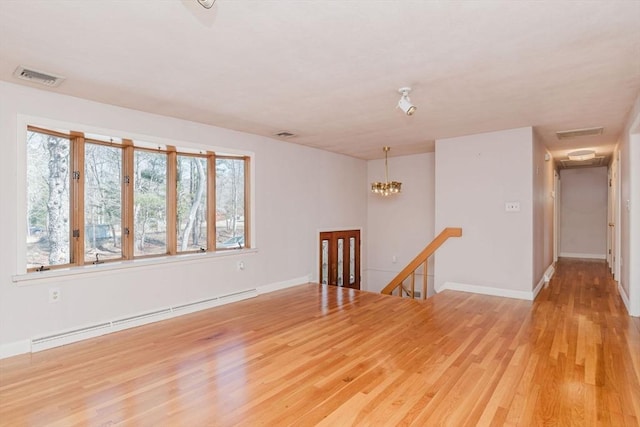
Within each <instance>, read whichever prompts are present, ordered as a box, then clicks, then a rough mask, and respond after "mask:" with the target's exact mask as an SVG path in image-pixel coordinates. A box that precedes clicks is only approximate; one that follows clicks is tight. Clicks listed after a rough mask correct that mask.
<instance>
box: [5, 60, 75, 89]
mask: <svg viewBox="0 0 640 427" xmlns="http://www.w3.org/2000/svg"><path fill="white" fill-rule="evenodd" d="M13 76H14V77H17V78H19V79H21V80H26V81H29V82H32V83H40V84H42V85H45V86H49V87H57V86H60V83H62V82H63V81H64V79H65V78H64V77H62V76H56V75H54V74H49V73H45V72H43V71H38V70H34V69H33V68H26V67H23V66H22V65H21V66H19V67H18V68H16V71H14V72H13Z"/></svg>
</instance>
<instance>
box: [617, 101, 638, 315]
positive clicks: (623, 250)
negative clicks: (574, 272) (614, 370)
mask: <svg viewBox="0 0 640 427" xmlns="http://www.w3.org/2000/svg"><path fill="white" fill-rule="evenodd" d="M616 154H619V156H620V201H621V209H620V240H621V241H620V286H619V289H620V291H621V294H622V297H623V299H624V301H625V305H626V306H627V309H628V310H629V313H630V314H631V315H633V316H640V95H639V96H638V97H637V98H636V102H635V104H634V107H633V108H632V109H631V112H630V113H629V119H628V121H627V124H626V126H625V130H624V132H623V134H622V136H621V140H620V142H619V144H618V148H617V153H616Z"/></svg>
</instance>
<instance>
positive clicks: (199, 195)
mask: <svg viewBox="0 0 640 427" xmlns="http://www.w3.org/2000/svg"><path fill="white" fill-rule="evenodd" d="M177 184H178V227H177V233H178V236H177V238H178V239H177V241H178V251H179V252H184V251H194V250H199V249H200V248H203V249H206V248H207V159H205V158H202V157H193V156H178V182H177Z"/></svg>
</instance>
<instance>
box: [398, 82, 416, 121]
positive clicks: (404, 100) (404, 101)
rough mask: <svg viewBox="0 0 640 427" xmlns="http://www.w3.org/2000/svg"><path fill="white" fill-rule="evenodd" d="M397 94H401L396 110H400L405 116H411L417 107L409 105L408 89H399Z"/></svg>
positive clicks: (409, 89) (409, 90)
mask: <svg viewBox="0 0 640 427" xmlns="http://www.w3.org/2000/svg"><path fill="white" fill-rule="evenodd" d="M398 92H400V93H401V94H402V96H401V97H400V101H398V108H399V109H401V110H402V111H403V112H404V113H405V114H406V115H407V116H412V115H413V113H415V112H416V109H417V107H416V106H415V105H413V104H412V103H411V100H410V99H409V92H411V88H410V87H401V88H400V89H398Z"/></svg>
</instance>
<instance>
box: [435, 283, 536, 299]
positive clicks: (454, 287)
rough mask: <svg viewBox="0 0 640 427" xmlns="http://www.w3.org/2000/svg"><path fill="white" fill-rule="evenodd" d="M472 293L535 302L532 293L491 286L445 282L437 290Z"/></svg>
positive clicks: (438, 291)
mask: <svg viewBox="0 0 640 427" xmlns="http://www.w3.org/2000/svg"><path fill="white" fill-rule="evenodd" d="M447 289H448V290H451V291H461V292H471V293H474V294H482V295H492V296H496V297H505V298H515V299H523V300H527V301H533V292H532V291H529V292H527V291H516V290H512V289H501V288H492V287H489V286H478V285H469V284H466V283H456V282H445V283H444V284H443V285H442V286H441V287H440V288H439V289H436V292H437V293H440V292H442V291H444V290H447Z"/></svg>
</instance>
